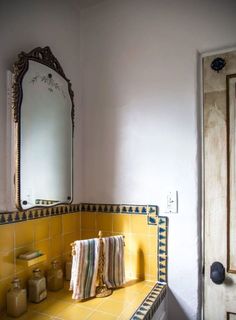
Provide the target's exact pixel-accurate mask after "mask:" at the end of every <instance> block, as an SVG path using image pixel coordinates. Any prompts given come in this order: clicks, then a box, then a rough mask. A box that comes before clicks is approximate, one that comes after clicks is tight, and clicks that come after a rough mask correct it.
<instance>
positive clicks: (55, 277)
mask: <svg viewBox="0 0 236 320" xmlns="http://www.w3.org/2000/svg"><path fill="white" fill-rule="evenodd" d="M47 285H48V290H50V291H57V290H60V289H62V288H63V286H64V281H63V271H62V268H61V265H60V262H59V261H57V260H53V261H52V267H51V269H50V270H49V271H48V274H47Z"/></svg>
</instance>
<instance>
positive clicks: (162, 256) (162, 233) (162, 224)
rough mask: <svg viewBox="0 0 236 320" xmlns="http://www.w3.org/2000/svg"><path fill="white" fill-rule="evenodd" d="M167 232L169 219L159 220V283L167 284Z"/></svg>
mask: <svg viewBox="0 0 236 320" xmlns="http://www.w3.org/2000/svg"><path fill="white" fill-rule="evenodd" d="M167 231H168V218H166V217H159V218H158V259H157V260H158V277H157V278H158V281H160V282H163V283H166V282H167V257H168V255H167V252H168V251H167V249H168V248H167Z"/></svg>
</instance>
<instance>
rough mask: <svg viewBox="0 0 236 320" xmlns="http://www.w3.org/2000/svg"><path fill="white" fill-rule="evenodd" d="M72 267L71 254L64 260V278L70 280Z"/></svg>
mask: <svg viewBox="0 0 236 320" xmlns="http://www.w3.org/2000/svg"><path fill="white" fill-rule="evenodd" d="M71 268H72V257H71V255H70V256H69V257H68V258H67V260H66V280H67V281H70V278H71Z"/></svg>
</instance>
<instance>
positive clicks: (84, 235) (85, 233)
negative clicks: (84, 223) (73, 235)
mask: <svg viewBox="0 0 236 320" xmlns="http://www.w3.org/2000/svg"><path fill="white" fill-rule="evenodd" d="M97 236H98V234H97V230H94V229H93V230H89V229H85V230H84V229H82V230H81V239H82V240H85V239H90V238H96V237H97Z"/></svg>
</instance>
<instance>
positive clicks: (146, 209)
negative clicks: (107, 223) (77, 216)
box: [81, 203, 157, 216]
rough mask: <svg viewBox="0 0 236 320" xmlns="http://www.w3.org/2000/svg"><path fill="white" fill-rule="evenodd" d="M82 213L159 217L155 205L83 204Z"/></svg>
mask: <svg viewBox="0 0 236 320" xmlns="http://www.w3.org/2000/svg"><path fill="white" fill-rule="evenodd" d="M81 211H82V212H86V211H89V212H110V213H130V214H145V215H147V214H152V215H155V216H157V206H154V205H133V204H95V203H82V204H81Z"/></svg>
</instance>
